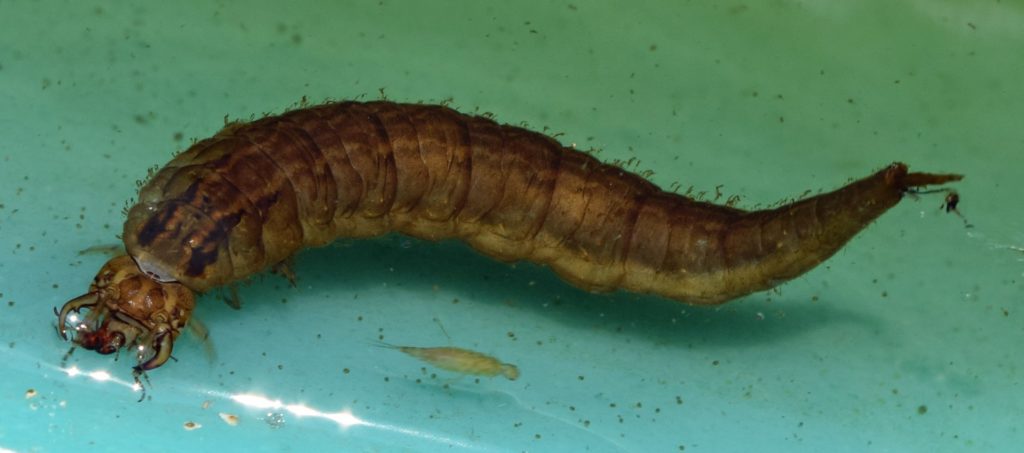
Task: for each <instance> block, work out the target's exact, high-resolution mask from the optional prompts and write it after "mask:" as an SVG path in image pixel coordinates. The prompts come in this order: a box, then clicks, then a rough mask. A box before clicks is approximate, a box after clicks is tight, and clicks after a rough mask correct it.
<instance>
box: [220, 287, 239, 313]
mask: <svg viewBox="0 0 1024 453" xmlns="http://www.w3.org/2000/svg"><path fill="white" fill-rule="evenodd" d="M222 298H223V299H224V303H226V304H228V306H229V307H231V308H233V309H235V310H241V309H242V298H241V297H239V296H238V285H234V284H231V285H228V294H227V295H226V296H225V295H222Z"/></svg>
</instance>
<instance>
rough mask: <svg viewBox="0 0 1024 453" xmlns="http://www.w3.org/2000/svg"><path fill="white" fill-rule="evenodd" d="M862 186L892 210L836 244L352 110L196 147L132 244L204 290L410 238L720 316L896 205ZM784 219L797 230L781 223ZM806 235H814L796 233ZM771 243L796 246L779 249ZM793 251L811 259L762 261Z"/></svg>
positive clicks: (557, 159) (154, 193) (886, 194)
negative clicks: (356, 246)
mask: <svg viewBox="0 0 1024 453" xmlns="http://www.w3.org/2000/svg"><path fill="white" fill-rule="evenodd" d="M904 173H905V167H904ZM873 178H875V179H876V180H877V179H878V177H877V176H876V177H873ZM869 179H871V178H869ZM865 181H867V180H865ZM864 184H867V185H870V186H871V187H876V186H878V187H881V188H880V189H879V190H878V191H877V192H878V193H877V194H876V193H872V194H869V195H865V196H866V197H868V198H870V200H869V201H870V203H869V204H872V205H874V204H878V203H875V201H877V200H876V198H877V197H878V195H879V194H881V195H882V198H884V203H880V204H878V206H877V208H878V209H871V210H869V211H871V212H867V211H864V210H862V211H864V212H858V213H855V214H853V215H852V216H853V217H855V218H851V219H850V221H849V222H846V224H848V228H846V229H847V230H851V231H850V232H843V233H842V234H839V233H836V234H835V235H836V236H837V237H836V238H832V237H831V235H833V234H832V233H833V232H834V231H833V230H834V229H833V228H832V227H831V226H830V225H826V224H822V225H817V226H806V225H805V223H806V222H805V220H806V217H805V216H807V215H808V214H804V213H802V212H803V211H801V209H802V210H806V209H807V208H806V206H805V207H803V208H801V207H799V206H797V205H791V206H788V207H786V208H787V209H790V211H784V210H777V211H758V212H754V213H745V212H743V211H739V210H736V209H732V208H729V207H724V206H716V205H711V204H707V203H701V202H696V201H693V200H690V199H688V198H685V197H682V196H678V195H675V194H670V193H666V192H663V191H661V190H660V189H658V188H657V187H655V186H654V185H652V184H651V183H649V182H647V181H646V180H644V179H642V178H641V177H639V176H637V175H634V174H632V173H629V172H626V171H625V170H623V169H621V168H618V167H614V166H609V165H604V164H601V163H600V162H598V161H597V160H596V159H594V158H592V157H590V156H589V155H587V154H584V153H581V152H578V151H576V150H574V149H570V148H565V147H563V146H561V145H560V144H559V143H558V142H556V141H555V140H553V139H551V138H549V137H546V136H544V135H541V134H538V133H534V132H530V131H527V130H525V129H521V128H516V127H511V126H505V125H499V124H497V123H495V122H493V121H491V120H489V119H486V118H481V117H474V116H467V115H462V114H459V113H457V112H455V111H454V110H451V109H448V108H446V107H441V106H428V105H406V104H395V103H390V102H371V103H355V102H344V103H335V104H327V105H322V106H318V107H313V108H308V109H301V110H295V111H291V112H288V113H285V114H283V115H280V116H275V117H267V118H263V119H261V120H257V121H254V122H252V123H247V124H235V125H229V126H228V127H226V128H225V129H224V130H222V131H221V132H220V133H218V134H217V135H216V136H214V137H212V138H210V139H207V140H203V141H201V142H198V143H196V144H195V145H193V146H192V147H191V148H189V149H188V150H186V151H185V152H184V153H182V154H180V155H178V156H177V157H175V158H174V160H172V161H171V162H170V163H169V164H168V165H167V166H165V167H164V168H163V169H162V170H160V171H159V172H158V173H157V174H156V175H155V176H154V177H153V179H152V180H151V181H150V182H149V183H147V184H146V185H145V187H143V189H142V191H141V193H140V197H139V202H138V203H137V204H136V205H135V206H134V207H133V208H132V209H131V210H130V212H129V215H128V220H127V222H126V224H125V232H124V239H125V243H126V246H127V249H128V251H129V253H130V254H131V255H132V256H133V257H135V259H136V261H137V262H138V263H139V264H140V267H143V268H144V270H147V271H150V272H153V273H155V274H156V275H158V276H159V277H161V278H162V279H172V280H178V281H181V282H182V283H184V284H185V285H187V286H189V287H191V288H193V289H195V290H198V291H204V290H207V289H210V288H212V287H215V286H219V285H223V284H227V283H230V282H233V281H236V280H239V279H244V278H247V277H249V276H251V275H253V274H254V273H256V272H260V271H262V270H264V269H266V268H267V267H268V266H271V265H274V264H276V263H278V262H281V261H283V260H285V259H287V258H288V257H290V256H291V255H293V254H294V253H295V252H297V251H298V250H300V249H301V248H303V247H313V246H319V245H323V244H327V243H329V242H331V241H333V240H335V239H336V238H339V237H369V236H376V235H380V234H384V233H386V232H389V231H398V232H401V233H405V234H409V235H412V236H416V237H421V238H426V239H441V238H448V237H457V238H461V239H463V240H465V241H467V242H468V243H469V244H471V245H472V246H473V247H475V248H476V249H477V250H479V251H481V252H483V253H485V254H487V255H490V256H492V257H495V258H497V259H501V260H520V259H528V260H531V261H535V262H538V263H543V264H547V265H550V266H551V267H552V268H553V269H554V270H555V271H556V272H557V273H558V274H559V275H561V276H562V277H563V278H565V279H566V280H568V281H570V282H572V283H574V284H576V285H577V286H580V287H583V288H586V289H591V290H610V289H615V288H625V289H629V290H633V291H639V292H652V293H656V294H660V295H663V296H666V297H671V298H675V299H680V300H685V301H689V302H696V303H717V302H721V301H724V300H727V299H729V298H733V297H736V296H739V295H742V294H746V293H749V292H751V291H754V290H757V289H764V288H765V287H767V286H771V284H775V283H777V282H779V281H781V280H784V279H787V278H791V277H792V276H795V275H789V274H792V273H794V272H797V271H799V272H803V271H805V270H806V269H807V268H810V267H813V265H814V264H817V262H820V261H821V260H823V259H825V258H827V257H828V256H829V255H831V254H832V253H833V252H834V249H837V248H838V247H839V246H841V245H842V244H843V243H845V242H846V240H847V239H849V237H852V235H853V234H855V233H856V231H859V229H860V228H863V226H864V225H866V224H867V222H869V221H870V220H871V219H873V218H874V217H876V216H877V215H879V214H881V212H884V210H885V209H888V207H889V206H891V205H892V204H895V203H896V201H898V200H899V196H900V195H901V194H902V191H901V190H898V188H895V186H894V185H892V187H888V188H886V187H884V186H886V184H887V183H885V182H884V181H882V182H878V181H875V182H871V183H864ZM889 185H891V184H889ZM841 191H842V190H841ZM841 191H838V192H837V193H839V192H841ZM858 191H859V192H858V193H861V192H865V189H863V188H861V189H858ZM827 196H831V197H832V198H833V199H837V198H843V199H844V200H845V199H846V198H849V195H843V196H842V197H840V196H839V195H835V194H828V195H827ZM827 196H821V197H816V198H825V197H827ZM811 200H815V199H814V198H812V199H810V200H805V201H804V202H802V203H807V202H809V201H811ZM814 203H816V204H814V206H819V204H820V203H825V202H824V201H822V200H818V201H815V202H814ZM837 203H838V202H837ZM837 203H832V204H828V206H832V205H835V204H837ZM826 204H827V203H826ZM838 204H840V205H841V203H838ZM882 205H884V206H882ZM822 206H823V205H822ZM840 210H842V208H840ZM798 213H799V214H798ZM810 215H811V216H812V217H813V216H815V215H817V214H810ZM786 216H789V217H794V216H798V217H799V218H796V219H795V220H794V221H793V222H795V223H794V225H789V226H787V225H788V224H785V221H784V220H778V219H785V217H786ZM815 218H816V217H815ZM779 222H782V223H779ZM794 228H795V229H794ZM802 230H807V235H809V236H808V237H803V238H792V237H790V236H787V235H788V234H789V231H793V232H798V231H802ZM773 231H774V233H773ZM764 234H768V235H772V234H776V235H780V234H781V236H780V237H784V239H785V240H784V241H783V240H782V239H779V240H775V242H773V243H772V246H771V247H767V246H765V245H764V244H763V243H760V244H759V243H758V241H760V240H761V239H762V236H763V235H764ZM841 235H845V236H844V237H838V236H841ZM808 238H809V239H810V240H811V242H812V243H814V242H815V241H817V242H821V243H824V242H828V243H829V244H825V245H826V247H822V246H819V247H818V248H819V249H820V250H811V251H807V250H806V243H801V242H800V241H799V240H796V239H800V240H802V241H805V242H806V241H807V240H808ZM755 239H756V241H755ZM787 241H788V242H787ZM794 241H795V242H794ZM789 242H792V243H789ZM832 243H836V244H835V245H834V247H832V246H831V245H830V244H832ZM801 247H803V249H801ZM829 247H832V250H831V251H828V250H826V249H828V248H829ZM791 252H792V253H791ZM787 253H789V254H791V255H792V254H794V253H795V254H796V255H800V256H796V255H794V257H790V258H786V259H783V260H782V261H780V262H778V263H776V264H774V266H776V267H777V268H778V269H775V270H773V269H768V268H766V267H765V266H764V265H763V264H762V263H763V262H765V260H769V261H771V260H775V261H779V259H780V256H783V255H786V254H787ZM814 254H816V255H820V256H813V257H811V256H809V255H814ZM769 255H771V256H769ZM773 262H774V261H773ZM797 262H799V266H798V265H797V264H794V263H797ZM803 263H811V264H809V266H807V267H806V268H803V269H802V270H800V269H797V268H798V267H800V266H805V264H803ZM751 269H753V270H751ZM799 272H797V273H799ZM766 285H767V286H766Z"/></svg>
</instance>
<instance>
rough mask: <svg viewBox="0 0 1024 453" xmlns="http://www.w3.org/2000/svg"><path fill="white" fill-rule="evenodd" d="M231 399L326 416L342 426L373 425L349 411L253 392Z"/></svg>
mask: <svg viewBox="0 0 1024 453" xmlns="http://www.w3.org/2000/svg"><path fill="white" fill-rule="evenodd" d="M231 399H232V400H234V401H235V402H237V403H239V404H242V405H245V406H249V407H254V408H257V409H284V410H286V411H288V412H291V413H292V414H294V415H295V416H297V417H320V418H324V419H327V420H330V421H333V422H335V423H337V424H338V425H340V426H341V427H342V428H348V427H350V426H354V425H372V424H371V423H367V422H365V421H363V420H360V419H359V418H358V417H356V416H355V415H352V413H351V412H349V411H341V412H322V411H318V410H316V409H313V408H312V407H309V406H306V405H303V404H284V403H282V402H281V400H272V399H270V398H267V397H265V396H262V395H254V394H251V393H241V394H236V395H231Z"/></svg>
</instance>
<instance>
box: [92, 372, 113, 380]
mask: <svg viewBox="0 0 1024 453" xmlns="http://www.w3.org/2000/svg"><path fill="white" fill-rule="evenodd" d="M89 377H91V378H93V379H95V380H97V381H100V382H104V381H109V380H111V379H113V378H114V377H113V376H111V375H110V373H108V372H106V371H103V370H99V371H93V372H92V373H89Z"/></svg>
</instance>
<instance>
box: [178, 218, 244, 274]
mask: <svg viewBox="0 0 1024 453" xmlns="http://www.w3.org/2000/svg"><path fill="white" fill-rule="evenodd" d="M241 219H242V212H241V211H236V212H233V213H231V214H229V215H226V216H224V217H220V218H218V219H217V220H216V224H215V225H214V228H213V229H212V230H210V231H209V232H207V234H206V235H205V236H204V237H203V238H202V239H201V240H200V241H199V246H198V247H194V248H192V257H191V258H190V259H189V261H188V266H187V267H186V269H185V275H187V276H189V277H198V276H200V275H203V272H204V271H205V270H206V268H207V267H208V266H209V265H211V264H213V263H215V262H216V261H217V253H218V250H220V246H221V245H222V244H223V245H225V246H226V244H224V242H226V241H227V240H228V233H229V232H230V231H231V229H232V228H234V227H235V225H238V222H239V221H241Z"/></svg>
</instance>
